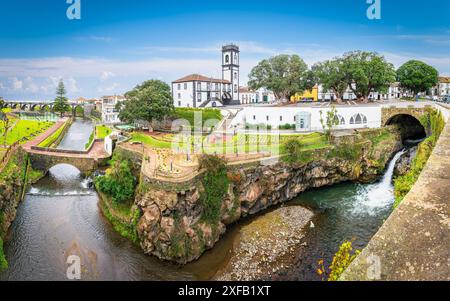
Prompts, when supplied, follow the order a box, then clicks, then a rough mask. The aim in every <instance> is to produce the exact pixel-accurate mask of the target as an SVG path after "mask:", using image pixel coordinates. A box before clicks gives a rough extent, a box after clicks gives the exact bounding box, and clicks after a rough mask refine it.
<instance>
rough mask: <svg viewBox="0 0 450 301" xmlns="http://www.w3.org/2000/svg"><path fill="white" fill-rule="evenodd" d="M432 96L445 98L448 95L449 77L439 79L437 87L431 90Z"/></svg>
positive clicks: (449, 92)
mask: <svg viewBox="0 0 450 301" xmlns="http://www.w3.org/2000/svg"><path fill="white" fill-rule="evenodd" d="M431 95H432V96H447V95H450V77H439V84H438V85H437V87H434V88H433V89H431Z"/></svg>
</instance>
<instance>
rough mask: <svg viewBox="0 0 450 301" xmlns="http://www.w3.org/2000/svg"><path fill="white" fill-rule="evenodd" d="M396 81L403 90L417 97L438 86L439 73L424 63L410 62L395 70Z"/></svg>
mask: <svg viewBox="0 0 450 301" xmlns="http://www.w3.org/2000/svg"><path fill="white" fill-rule="evenodd" d="M397 80H398V81H399V82H400V86H401V87H402V88H403V89H406V90H410V91H412V92H413V93H414V96H417V94H419V93H420V92H426V91H428V90H429V89H431V88H432V87H434V86H436V85H437V84H438V82H439V72H438V71H437V70H436V69H435V68H433V67H432V66H429V65H427V64H425V63H424V62H421V61H415V60H411V61H409V62H407V63H405V64H403V65H402V66H401V67H400V68H399V69H398V70H397Z"/></svg>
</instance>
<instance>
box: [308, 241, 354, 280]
mask: <svg viewBox="0 0 450 301" xmlns="http://www.w3.org/2000/svg"><path fill="white" fill-rule="evenodd" d="M352 251H353V245H352V243H351V242H349V241H346V242H344V243H343V244H342V245H341V246H340V247H339V251H338V252H337V253H336V255H335V256H334V258H333V262H332V263H331V266H330V267H329V270H330V271H329V275H328V281H338V280H339V278H340V277H341V275H342V273H343V272H344V271H345V270H346V269H347V268H348V266H349V265H350V264H351V263H352V261H353V260H355V258H356V257H357V256H358V255H359V254H360V253H361V251H359V250H356V251H355V252H354V254H352ZM317 273H318V274H319V275H320V276H321V277H322V279H323V280H325V277H326V275H327V270H326V269H325V267H324V262H323V260H319V268H318V270H317Z"/></svg>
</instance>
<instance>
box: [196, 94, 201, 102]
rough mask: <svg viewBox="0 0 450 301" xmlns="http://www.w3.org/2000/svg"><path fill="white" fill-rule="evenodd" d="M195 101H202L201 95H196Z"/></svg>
mask: <svg viewBox="0 0 450 301" xmlns="http://www.w3.org/2000/svg"><path fill="white" fill-rule="evenodd" d="M197 101H198V102H201V101H202V93H198V94H197Z"/></svg>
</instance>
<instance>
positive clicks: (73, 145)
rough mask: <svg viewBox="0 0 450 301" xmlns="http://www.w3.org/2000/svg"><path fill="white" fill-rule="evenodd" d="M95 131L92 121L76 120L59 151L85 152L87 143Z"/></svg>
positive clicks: (59, 146) (62, 141)
mask: <svg viewBox="0 0 450 301" xmlns="http://www.w3.org/2000/svg"><path fill="white" fill-rule="evenodd" d="M93 131H94V124H93V123H92V121H90V120H86V119H75V121H74V122H73V123H72V125H71V126H70V128H69V130H68V131H67V133H66V135H64V138H63V139H62V140H61V142H60V143H59V145H58V149H65V150H77V151H83V150H85V149H86V143H88V141H89V137H90V136H91V134H92V132H93Z"/></svg>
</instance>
